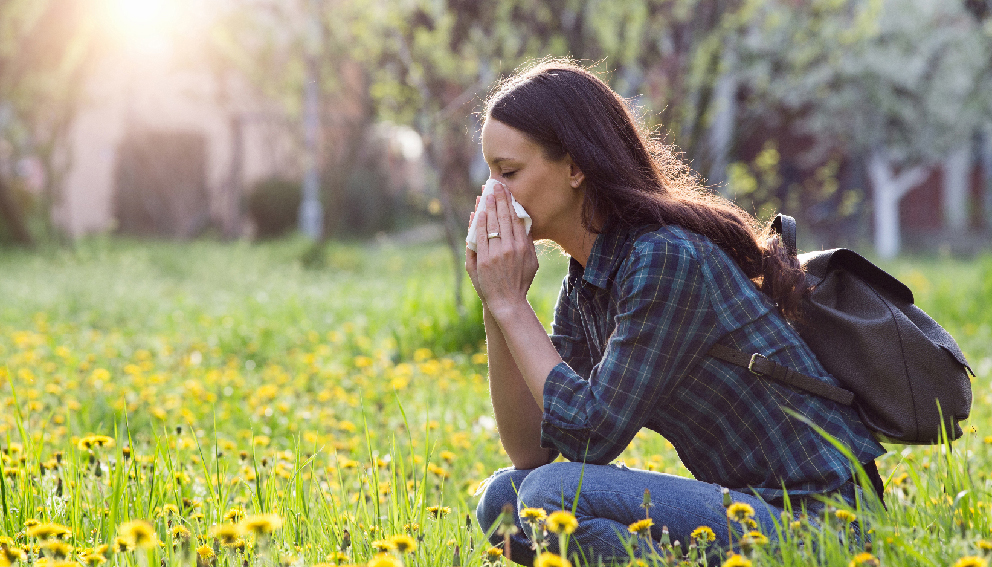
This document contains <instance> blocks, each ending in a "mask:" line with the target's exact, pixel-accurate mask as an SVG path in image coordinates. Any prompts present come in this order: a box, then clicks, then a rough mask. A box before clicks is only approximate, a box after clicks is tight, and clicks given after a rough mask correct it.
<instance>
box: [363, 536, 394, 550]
mask: <svg viewBox="0 0 992 567" xmlns="http://www.w3.org/2000/svg"><path fill="white" fill-rule="evenodd" d="M369 545H370V546H372V549H374V550H376V551H377V552H379V553H389V552H390V551H392V550H394V549H396V545H394V544H393V542H391V541H389V540H385V539H377V540H375V541H373V542H371V543H370V544H369Z"/></svg>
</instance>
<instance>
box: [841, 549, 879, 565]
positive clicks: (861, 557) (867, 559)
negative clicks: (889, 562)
mask: <svg viewBox="0 0 992 567" xmlns="http://www.w3.org/2000/svg"><path fill="white" fill-rule="evenodd" d="M847 567H878V558H877V557H875V556H874V555H872V554H871V553H868V552H867V551H863V552H861V553H859V554H857V555H855V556H854V559H851V562H850V563H848V564H847Z"/></svg>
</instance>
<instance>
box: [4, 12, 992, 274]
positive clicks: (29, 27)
mask: <svg viewBox="0 0 992 567" xmlns="http://www.w3.org/2000/svg"><path fill="white" fill-rule="evenodd" d="M545 56H570V57H573V58H575V59H577V60H580V61H581V62H583V63H584V64H587V65H592V66H594V67H595V69H596V70H597V71H599V72H602V73H603V76H604V78H606V79H608V80H609V82H610V83H611V84H612V85H613V87H614V88H615V89H617V90H618V92H620V93H621V94H623V95H624V96H625V97H629V98H630V99H631V103H632V104H633V105H634V106H635V107H636V108H637V109H638V110H639V112H641V113H642V114H643V116H644V118H645V120H646V121H647V123H648V125H649V126H650V127H651V128H653V129H654V131H655V133H656V135H658V136H660V137H663V138H664V139H665V140H666V141H667V142H668V143H671V144H675V145H677V146H678V148H679V149H680V150H681V151H682V152H683V153H684V158H685V159H686V160H688V161H689V162H690V163H691V165H692V167H693V168H694V169H696V170H697V171H698V172H699V173H700V174H701V175H702V176H703V177H704V178H705V179H706V182H707V184H708V185H709V186H710V187H712V188H713V189H714V190H715V191H719V192H721V193H723V194H725V195H727V196H729V197H731V198H733V199H734V200H735V201H736V202H737V203H739V204H740V205H741V206H743V207H745V208H746V209H747V210H749V211H751V212H752V213H754V214H756V215H758V217H759V218H761V219H762V220H767V219H769V218H770V217H771V216H772V215H773V214H774V213H776V212H779V211H782V212H786V213H788V214H792V215H793V216H796V217H797V219H798V220H799V223H800V240H801V242H800V244H801V246H800V247H801V248H804V249H813V248H827V247H835V246H857V247H860V248H862V249H868V250H873V251H874V254H875V255H877V256H878V257H881V258H891V257H894V256H896V255H897V254H899V253H900V252H905V251H920V252H933V251H940V252H943V253H954V254H965V255H967V254H972V253H975V252H977V251H979V250H982V249H984V248H987V247H988V244H989V242H990V237H992V0H808V1H803V0H760V1H759V0H624V1H622V2H619V1H609V0H606V1H604V0H550V1H547V2H532V1H524V0H498V1H492V2H478V1H476V0H209V1H208V0H140V1H139V0H0V247H7V246H16V245H20V246H28V247H30V246H37V245H38V243H45V242H56V243H64V242H71V241H73V240H74V239H78V238H80V237H84V236H86V235H90V234H93V233H112V234H120V235H127V236H138V237H143V238H160V239H171V240H183V239H193V238H201V237H208V238H220V239H244V238H269V237H276V236H279V235H282V234H287V233H291V232H296V231H301V232H303V233H305V234H306V235H308V236H309V237H310V238H312V239H314V240H317V241H323V240H325V239H337V238H343V239H357V238H367V237H371V236H374V235H376V234H383V233H397V232H400V231H405V232H402V234H404V235H407V237H409V238H415V237H416V235H418V234H425V232H424V230H420V231H417V230H412V229H415V228H416V227H423V226H425V225H426V226H429V227H434V228H433V230H434V232H435V233H437V234H440V233H443V234H444V235H445V238H446V240H447V242H448V243H449V245H450V246H451V248H452V250H453V251H454V252H455V253H456V254H460V253H461V251H462V247H463V241H462V239H463V238H464V231H465V227H466V225H467V219H468V215H469V211H470V210H471V207H472V205H473V204H474V195H476V194H477V193H478V192H479V186H480V185H481V184H482V183H483V182H484V180H485V179H486V177H487V176H488V172H487V168H486V166H485V163H484V162H483V161H482V158H481V152H480V148H479V144H478V132H479V117H478V115H477V112H478V111H479V110H480V108H481V105H482V102H483V100H484V99H485V97H486V95H487V94H488V93H489V90H490V88H491V87H492V85H493V83H494V81H496V80H498V78H499V77H501V76H504V75H505V74H507V73H509V72H512V71H513V70H514V69H515V68H518V67H519V66H520V65H522V64H525V63H527V62H528V61H534V60H535V59H538V58H542V57H545ZM442 227H443V230H442ZM430 232H431V231H430V229H427V230H426V233H427V234H429V233H430Z"/></svg>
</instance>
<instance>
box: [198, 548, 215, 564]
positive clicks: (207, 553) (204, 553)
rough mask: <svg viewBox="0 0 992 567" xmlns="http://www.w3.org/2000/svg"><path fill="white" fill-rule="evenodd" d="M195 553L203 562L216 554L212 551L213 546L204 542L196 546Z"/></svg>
mask: <svg viewBox="0 0 992 567" xmlns="http://www.w3.org/2000/svg"><path fill="white" fill-rule="evenodd" d="M196 554H197V555H198V556H199V557H200V559H201V560H202V561H205V562H206V561H210V560H211V559H213V558H214V557H216V556H217V554H216V553H214V548H212V547H210V546H209V545H206V544H203V545H201V546H200V547H198V548H196Z"/></svg>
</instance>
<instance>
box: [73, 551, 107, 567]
mask: <svg viewBox="0 0 992 567" xmlns="http://www.w3.org/2000/svg"><path fill="white" fill-rule="evenodd" d="M79 558H80V559H82V560H83V563H85V564H86V565H88V566H89V567H98V566H99V565H103V564H104V563H106V562H107V558H106V557H104V556H103V555H100V554H99V553H93V552H91V551H87V552H85V553H82V554H80V556H79Z"/></svg>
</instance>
